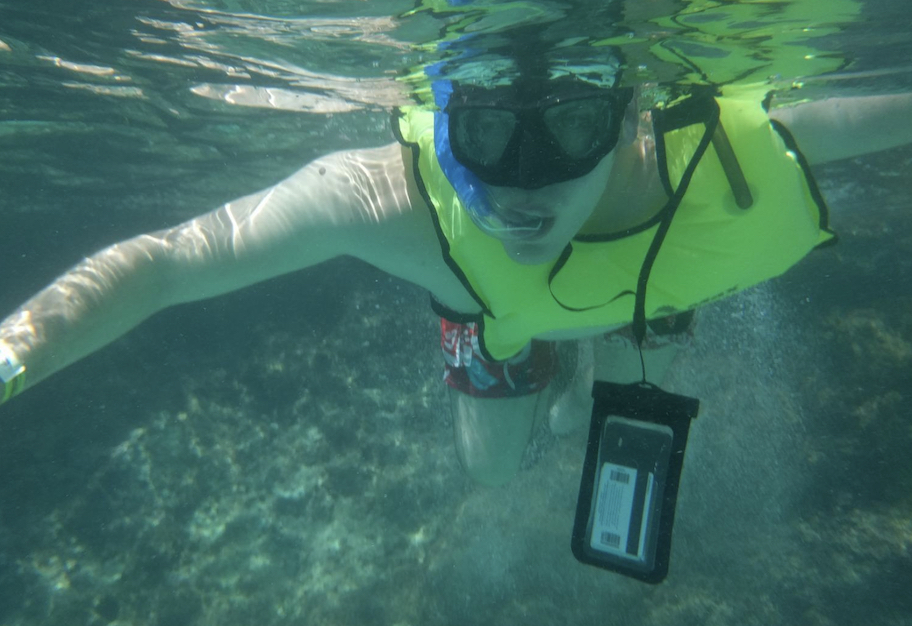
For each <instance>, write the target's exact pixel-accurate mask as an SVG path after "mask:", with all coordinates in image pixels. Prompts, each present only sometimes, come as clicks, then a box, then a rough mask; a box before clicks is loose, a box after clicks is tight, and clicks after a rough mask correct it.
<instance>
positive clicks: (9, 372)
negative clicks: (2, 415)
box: [0, 343, 25, 404]
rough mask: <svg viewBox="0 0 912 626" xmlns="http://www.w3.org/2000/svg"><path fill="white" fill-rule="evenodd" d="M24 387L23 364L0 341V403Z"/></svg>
mask: <svg viewBox="0 0 912 626" xmlns="http://www.w3.org/2000/svg"><path fill="white" fill-rule="evenodd" d="M24 388H25V366H24V365H22V363H20V362H19V359H17V358H16V355H14V354H13V353H12V352H10V351H9V350H8V349H7V348H6V346H4V345H3V344H2V343H0V404H3V403H4V402H6V401H7V400H9V399H10V398H12V397H13V396H15V395H17V394H18V393H19V392H21V391H22V390H23V389H24Z"/></svg>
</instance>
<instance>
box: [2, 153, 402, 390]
mask: <svg viewBox="0 0 912 626" xmlns="http://www.w3.org/2000/svg"><path fill="white" fill-rule="evenodd" d="M403 171H404V168H403V165H402V160H401V152H400V150H399V147H398V146H395V145H392V146H387V147H385V148H378V149H374V150H360V151H353V152H340V153H335V154H331V155H329V156H327V157H324V158H321V159H318V160H316V161H314V162H313V163H311V164H309V165H307V166H305V167H304V168H302V169H301V170H299V171H298V172H296V173H295V174H293V175H292V176H291V177H289V178H288V179H286V180H284V181H282V182H281V183H279V184H277V185H275V186H273V187H270V188H268V189H266V190H263V191H261V192H258V193H255V194H252V195H249V196H246V197H244V198H240V199H238V200H235V201H232V202H229V203H227V204H225V205H224V206H222V207H220V208H219V209H217V210H215V211H212V212H211V213H207V214H205V215H202V216H200V217H198V218H195V219H192V220H190V221H188V222H185V223H183V224H180V225H179V226H176V227H174V228H170V229H167V230H163V231H159V232H155V233H151V234H148V235H141V236H139V237H135V238H133V239H130V240H127V241H124V242H122V243H118V244H115V245H112V246H110V247H109V248H106V249H104V250H102V251H100V252H98V253H97V254H95V255H93V256H91V257H89V258H87V259H85V260H84V261H82V262H81V263H79V264H78V265H76V266H75V267H73V268H72V269H71V270H69V271H68V272H66V273H65V274H64V275H62V276H61V277H59V278H58V279H57V280H55V281H54V282H53V283H51V285H49V286H48V287H46V288H45V289H44V290H42V291H41V292H39V293H38V294H37V295H35V296H34V297H33V298H31V299H30V300H28V301H27V302H26V303H25V304H23V305H22V306H21V307H20V308H19V309H18V310H16V311H15V312H13V314H12V315H10V316H9V317H7V318H6V319H5V320H3V322H2V323H0V401H2V400H3V399H4V397H3V396H4V380H3V378H7V379H11V378H12V377H13V375H14V374H15V373H16V372H17V371H18V370H19V369H20V366H24V367H25V373H24V378H23V377H17V381H16V384H15V385H13V384H11V383H10V384H7V385H6V391H5V395H7V396H10V395H12V393H13V392H14V391H15V392H16V393H18V392H19V391H21V387H22V384H21V383H22V382H23V380H24V385H26V386H29V387H30V386H32V385H34V384H35V383H37V382H38V381H40V380H42V379H43V378H46V377H47V376H49V375H50V374H52V373H54V372H55V371H57V370H59V369H61V368H63V367H65V366H66V365H68V364H70V363H72V362H74V361H76V360H77V359H80V358H82V357H84V356H86V355H87V354H89V353H91V352H93V351H95V350H97V349H99V348H101V347H102V346H104V345H106V344H107V343H109V342H111V341H112V340H114V339H116V338H117V337H119V336H120V335H122V334H123V333H125V332H126V331H128V330H130V329H131V328H133V327H134V326H136V325H137V324H139V323H140V322H141V321H142V320H144V319H145V318H147V317H149V316H150V315H152V314H153V313H155V312H157V311H159V310H161V309H163V308H165V307H167V306H170V305H172V304H177V303H181V302H189V301H192V300H199V299H202V298H207V297H210V296H215V295H218V294H221V293H225V292H227V291H231V290H234V289H239V288H241V287H244V286H246V285H250V284H252V283H255V282H257V281H261V280H265V279H267V278H271V277H273V276H278V275H280V274H283V273H286V272H290V271H293V270H296V269H300V268H303V267H308V266H311V265H314V264H317V263H319V262H321V261H324V260H326V259H329V258H332V257H335V256H339V255H344V254H353V255H355V256H360V257H362V258H363V256H364V255H363V250H362V248H363V247H365V246H367V247H370V244H365V243H364V242H365V240H367V239H376V238H378V237H380V238H382V237H384V233H385V232H387V231H395V230H397V229H399V230H401V227H402V223H401V222H402V218H405V217H407V216H408V215H409V213H410V212H411V211H410V209H411V205H410V202H409V198H408V194H407V191H406V185H405V179H404V176H403V173H402V172H403ZM397 222H399V225H398V226H396V225H395V223H397Z"/></svg>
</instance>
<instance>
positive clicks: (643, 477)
mask: <svg viewBox="0 0 912 626" xmlns="http://www.w3.org/2000/svg"><path fill="white" fill-rule="evenodd" d="M593 396H594V397H595V405H594V407H593V412H592V422H591V425H590V430H589V443H588V445H587V450H586V461H585V463H584V466H583V475H582V478H581V481H580V494H579V500H578V501H577V511H576V521H575V523H574V528H573V538H572V542H571V546H572V549H573V554H574V555H575V556H576V558H577V559H579V560H580V561H582V562H584V563H588V564H590V565H595V566H597V567H602V568H605V569H610V570H613V571H617V572H620V573H622V574H625V575H627V576H631V577H633V578H637V579H639V580H642V581H645V582H650V583H658V582H661V581H662V580H663V579H664V578H665V576H666V575H667V573H668V558H669V555H670V552H671V530H672V524H673V523H674V509H675V502H676V500H677V491H678V483H679V480H680V474H681V469H682V465H683V456H684V448H685V446H686V445H687V434H688V431H689V429H690V420H691V419H693V418H694V417H696V414H697V410H698V408H699V402H698V401H697V400H695V399H693V398H687V397H685V396H678V395H674V394H670V393H667V392H665V391H662V390H661V389H659V388H658V387H656V386H654V385H650V384H648V383H646V384H641V383H637V384H634V385H617V384H613V383H603V382H597V383H596V384H595V386H594V387H593Z"/></svg>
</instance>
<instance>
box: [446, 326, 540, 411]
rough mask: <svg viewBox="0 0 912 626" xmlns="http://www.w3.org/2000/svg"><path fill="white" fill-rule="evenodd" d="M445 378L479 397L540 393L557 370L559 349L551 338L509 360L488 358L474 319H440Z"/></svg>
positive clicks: (454, 386)
mask: <svg viewBox="0 0 912 626" xmlns="http://www.w3.org/2000/svg"><path fill="white" fill-rule="evenodd" d="M440 347H441V348H442V349H443V358H444V374H443V380H444V381H445V382H446V384H448V385H449V386H450V387H452V388H453V389H456V390H457V391H461V392H462V393H465V394H468V395H470V396H474V397H476V398H514V397H518V396H527V395H531V394H533V393H538V392H539V391H541V390H542V389H544V388H545V387H547V386H548V383H550V382H551V379H552V378H554V375H555V374H556V373H557V368H558V365H557V363H558V361H557V349H556V347H555V345H554V344H553V343H552V342H550V341H533V342H531V343H530V344H529V345H527V346H526V347H525V348H524V349H523V350H522V351H521V352H520V353H519V354H517V355H516V356H515V357H513V358H511V359H508V360H506V361H489V360H488V359H486V358H484V356H482V354H481V347H480V346H479V345H478V328H477V326H476V324H475V322H468V323H466V324H460V323H458V322H451V321H449V320H446V319H443V318H441V319H440Z"/></svg>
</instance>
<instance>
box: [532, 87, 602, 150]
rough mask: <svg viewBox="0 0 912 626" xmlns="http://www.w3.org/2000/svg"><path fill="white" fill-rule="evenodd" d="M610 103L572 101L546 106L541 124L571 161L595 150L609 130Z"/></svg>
mask: <svg viewBox="0 0 912 626" xmlns="http://www.w3.org/2000/svg"><path fill="white" fill-rule="evenodd" d="M611 116H612V113H611V104H610V103H609V102H607V101H605V100H603V99H600V98H586V99H580V100H571V101H570V102H562V103H559V104H555V105H553V106H550V107H548V108H547V109H546V110H545V111H544V115H543V118H544V122H545V126H546V127H547V128H548V131H549V132H550V133H551V135H552V136H553V137H554V139H555V141H557V143H558V144H559V145H560V147H561V150H563V151H564V153H565V154H566V155H567V156H569V157H570V158H572V159H584V158H586V157H588V156H590V155H591V154H593V153H595V152H596V151H598V150H599V149H600V148H601V147H602V144H603V143H604V142H605V140H606V136H607V133H608V131H609V129H610V128H611Z"/></svg>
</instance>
